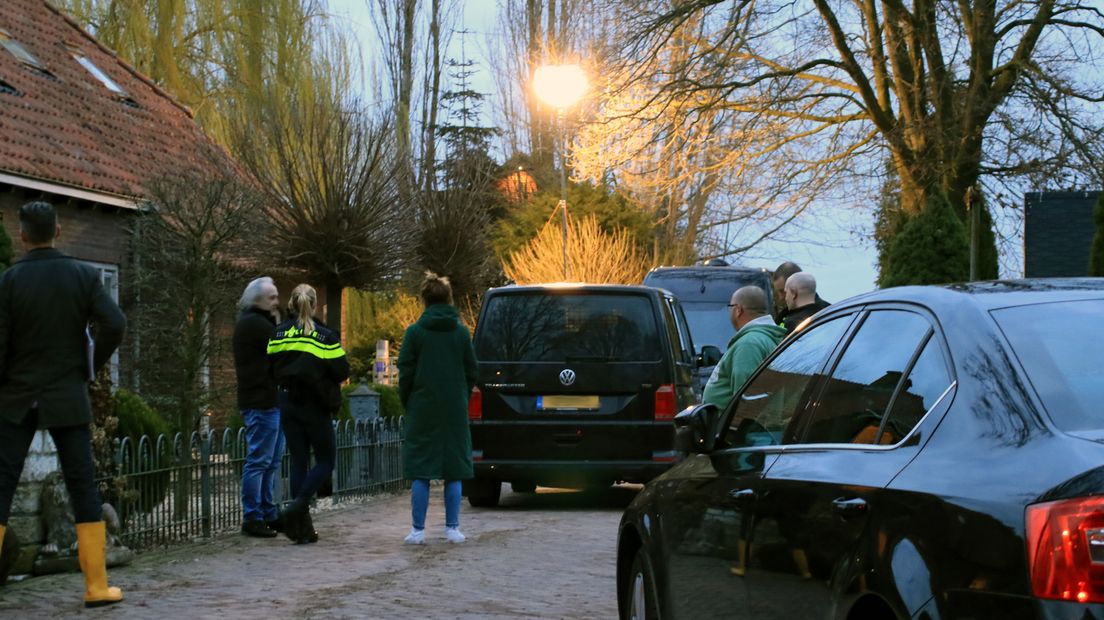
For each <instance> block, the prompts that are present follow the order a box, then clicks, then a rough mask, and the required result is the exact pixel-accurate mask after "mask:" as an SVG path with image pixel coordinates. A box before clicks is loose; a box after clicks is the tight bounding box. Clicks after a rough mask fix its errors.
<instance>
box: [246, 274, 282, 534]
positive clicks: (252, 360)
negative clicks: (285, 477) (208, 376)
mask: <svg viewBox="0 0 1104 620" xmlns="http://www.w3.org/2000/svg"><path fill="white" fill-rule="evenodd" d="M279 303H280V294H279V292H278V291H277V290H276V284H275V283H273V282H272V278H268V277H264V278H257V279H256V280H253V281H252V282H250V283H249V285H248V286H246V287H245V292H244V293H242V297H241V300H240V301H239V302H238V308H239V310H240V311H241V312H240V314H238V322H237V324H235V325H234V371H235V372H236V373H237V378H238V409H240V410H241V414H242V421H243V422H244V423H245V442H246V450H247V452H246V455H245V465H244V466H243V467H242V533H243V534H245V535H247V536H257V537H260V538H273V537H275V536H276V530H277V529H278V528H279V511H278V509H277V508H276V503H275V502H274V500H273V485H274V484H275V482H276V478H277V476H278V474H279V471H280V460H281V458H282V457H283V453H284V436H283V434H282V433H281V432H280V410H279V408H278V407H277V406H276V381H275V380H274V379H273V377H272V370H271V368H270V366H269V361H268V340H269V339H270V338H272V336H273V335H274V334H275V333H276V308H277V306H278V305H279Z"/></svg>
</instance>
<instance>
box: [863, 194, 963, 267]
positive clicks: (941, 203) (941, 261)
mask: <svg viewBox="0 0 1104 620" xmlns="http://www.w3.org/2000/svg"><path fill="white" fill-rule="evenodd" d="M886 259H887V260H886V271H885V272H884V273H883V274H882V279H881V280H882V281H881V284H882V286H904V285H908V284H947V283H950V282H962V281H965V280H966V279H967V278H968V277H969V275H970V246H969V239H968V237H967V235H966V226H965V225H963V223H962V220H960V219H959V217H958V215H957V214H955V212H954V209H952V208H951V205H950V203H949V202H947V198H946V197H945V196H941V195H937V196H935V197H933V198H930V199H929V200H928V204H927V207H926V208H925V209H924V210H923V211H922V212H921V213H919V214H918V215H914V216H911V217H909V218H907V220H906V221H905V222H904V223H903V224H902V226H901V229H900V233H899V234H897V235H896V236H895V237H894V238H893V239H892V240H890V242H889V250H888V253H887V256H886Z"/></svg>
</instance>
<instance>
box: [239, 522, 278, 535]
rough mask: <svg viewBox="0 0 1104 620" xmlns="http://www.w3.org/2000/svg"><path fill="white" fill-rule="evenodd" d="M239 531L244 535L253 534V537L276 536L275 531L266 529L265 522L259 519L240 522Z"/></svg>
mask: <svg viewBox="0 0 1104 620" xmlns="http://www.w3.org/2000/svg"><path fill="white" fill-rule="evenodd" d="M241 532H242V534H245V535H246V536H253V537H254V538H276V532H274V531H272V530H270V529H268V526H267V525H265V522H264V521H261V520H260V519H258V520H256V521H246V522H245V523H242V528H241Z"/></svg>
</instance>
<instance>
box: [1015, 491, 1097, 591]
mask: <svg viewBox="0 0 1104 620" xmlns="http://www.w3.org/2000/svg"><path fill="white" fill-rule="evenodd" d="M1025 521H1026V524H1025V525H1026V527H1025V530H1026V532H1025V535H1026V537H1027V563H1028V571H1029V575H1030V576H1031V590H1032V592H1033V593H1034V594H1035V596H1037V597H1039V598H1047V599H1058V600H1067V601H1077V602H1079V603H1102V602H1104V496H1093V497H1080V498H1076V499H1066V500H1060V501H1056V502H1046V503H1044V504H1034V505H1031V506H1028V507H1027V511H1026V514H1025Z"/></svg>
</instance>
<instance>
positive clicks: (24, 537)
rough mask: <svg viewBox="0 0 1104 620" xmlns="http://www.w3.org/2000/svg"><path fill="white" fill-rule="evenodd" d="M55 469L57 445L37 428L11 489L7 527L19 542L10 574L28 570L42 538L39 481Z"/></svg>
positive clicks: (43, 533) (43, 540)
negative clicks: (21, 470)
mask: <svg viewBox="0 0 1104 620" xmlns="http://www.w3.org/2000/svg"><path fill="white" fill-rule="evenodd" d="M57 470H58V459H57V448H55V447H54V441H53V439H51V438H50V435H49V433H47V432H46V431H39V432H38V433H36V434H35V437H34V440H33V441H32V442H31V449H30V450H29V451H28V453H27V460H26V461H25V462H24V463H23V475H22V476H21V477H20V478H19V486H18V487H17V488H16V490H15V500H14V501H13V502H12V513H11V518H10V519H8V527H10V528H11V529H12V531H13V532H15V533H16V534H17V535H18V536H19V541H20V543H22V545H23V546H22V548H21V550H20V551H21V553H20V557H19V560H18V561H17V562H16V564H15V566H14V567H13V569H12V573H13V574H26V573H30V572H31V566H32V564H33V563H34V558H35V555H37V554H38V550H39V549H40V548H41V547H42V545H43V544H44V543H45V542H46V528H45V526H44V525H43V523H42V516H41V512H42V505H41V503H42V485H43V480H45V479H46V476H48V475H50V474H51V473H53V472H55V471H57Z"/></svg>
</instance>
